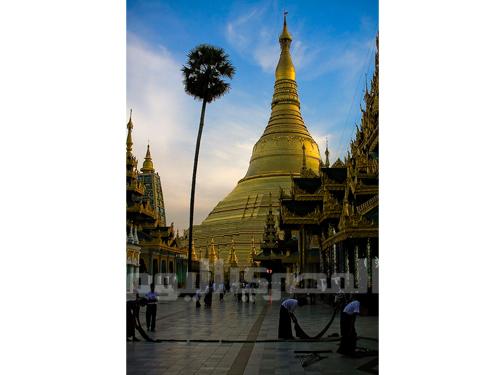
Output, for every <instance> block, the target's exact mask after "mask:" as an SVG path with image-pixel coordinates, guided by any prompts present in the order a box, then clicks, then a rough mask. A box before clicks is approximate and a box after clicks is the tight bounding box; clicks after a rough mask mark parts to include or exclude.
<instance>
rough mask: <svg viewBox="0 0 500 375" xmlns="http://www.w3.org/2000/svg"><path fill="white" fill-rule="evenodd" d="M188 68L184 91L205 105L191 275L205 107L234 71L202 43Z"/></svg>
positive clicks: (219, 53) (191, 209) (226, 58)
mask: <svg viewBox="0 0 500 375" xmlns="http://www.w3.org/2000/svg"><path fill="white" fill-rule="evenodd" d="M187 57H188V60H187V63H186V65H184V66H183V67H182V73H183V74H184V90H185V91H186V93H187V94H188V95H191V96H194V98H195V99H198V100H201V101H202V102H203V104H202V106H201V116H200V125H199V127H198V138H197V139H196V149H195V152H194V164H193V178H192V180H191V201H190V205H189V238H188V240H189V242H188V272H191V268H192V264H191V251H192V246H193V214H194V193H195V187H196V170H197V168H198V154H199V152H200V142H201V133H202V131H203V123H204V121H205V108H206V106H207V103H211V102H212V101H214V100H215V99H217V98H220V97H221V96H223V95H224V94H225V93H227V92H228V91H229V88H230V85H229V83H227V82H225V81H223V78H229V79H231V78H233V75H234V72H235V68H234V67H233V65H232V64H231V61H229V56H228V55H227V54H226V53H225V52H224V50H223V49H222V48H217V47H214V46H211V45H208V44H200V45H199V46H197V47H196V48H194V49H193V50H191V51H190V52H189V54H188V56H187Z"/></svg>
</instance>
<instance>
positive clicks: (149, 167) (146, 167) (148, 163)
mask: <svg viewBox="0 0 500 375" xmlns="http://www.w3.org/2000/svg"><path fill="white" fill-rule="evenodd" d="M141 172H142V173H154V172H155V169H154V167H153V159H152V158H151V152H150V151H149V143H148V150H147V151H146V157H145V158H144V163H143V164H142V168H141Z"/></svg>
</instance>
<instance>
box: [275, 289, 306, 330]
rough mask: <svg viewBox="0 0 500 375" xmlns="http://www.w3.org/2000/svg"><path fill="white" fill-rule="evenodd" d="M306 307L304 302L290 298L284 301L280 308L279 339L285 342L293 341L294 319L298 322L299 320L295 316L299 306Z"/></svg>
mask: <svg viewBox="0 0 500 375" xmlns="http://www.w3.org/2000/svg"><path fill="white" fill-rule="evenodd" d="M303 305H305V302H304V300H302V299H299V300H296V299H293V298H289V299H286V300H284V301H283V302H282V303H281V306H280V320H279V325H278V338H279V339H284V340H293V339H294V337H293V333H292V319H293V321H296V320H297V318H296V317H295V315H294V314H293V312H294V311H295V309H296V308H297V306H303Z"/></svg>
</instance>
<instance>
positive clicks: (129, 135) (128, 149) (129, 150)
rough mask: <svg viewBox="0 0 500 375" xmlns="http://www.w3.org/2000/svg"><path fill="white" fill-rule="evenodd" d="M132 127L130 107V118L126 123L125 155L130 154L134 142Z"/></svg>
mask: <svg viewBox="0 0 500 375" xmlns="http://www.w3.org/2000/svg"><path fill="white" fill-rule="evenodd" d="M133 128H134V124H133V123H132V108H130V118H129V120H128V123H127V129H128V133H127V155H128V154H130V155H132V145H133V144H134V143H133V142H132V129H133Z"/></svg>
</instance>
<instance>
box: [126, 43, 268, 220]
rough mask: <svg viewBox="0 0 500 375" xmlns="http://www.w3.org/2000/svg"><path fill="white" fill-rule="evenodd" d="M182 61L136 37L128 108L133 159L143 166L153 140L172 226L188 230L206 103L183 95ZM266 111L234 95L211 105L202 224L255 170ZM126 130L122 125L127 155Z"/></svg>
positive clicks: (200, 197) (130, 52) (200, 194)
mask: <svg viewBox="0 0 500 375" xmlns="http://www.w3.org/2000/svg"><path fill="white" fill-rule="evenodd" d="M183 63H184V62H183V61H177V60H176V59H175V58H174V57H173V56H172V55H171V54H170V53H169V51H168V49H166V48H165V47H163V46H151V45H148V44H146V43H144V42H143V41H142V40H141V39H140V38H138V37H137V36H135V35H133V34H129V35H128V43H127V106H128V107H129V108H133V116H132V118H133V122H134V131H133V141H134V154H135V156H136V157H137V159H138V160H139V167H141V166H142V162H143V160H144V159H143V158H144V155H145V153H146V145H147V142H148V139H149V141H150V145H151V153H152V157H153V162H154V166H155V169H156V171H157V172H158V173H159V174H160V177H161V181H162V187H163V194H164V199H165V205H166V211H167V221H168V222H171V221H173V222H174V223H175V225H176V227H177V228H180V229H182V228H187V226H188V221H189V194H190V189H191V175H192V168H193V157H194V148H195V142H196V135H197V132H198V122H199V115H200V110H201V103H200V102H198V101H195V100H194V99H193V98H192V97H190V96H188V95H187V94H186V93H185V92H184V88H183V84H182V73H181V71H180V69H181V67H182V64H183ZM267 116H268V108H267V107H257V106H254V107H249V106H245V107H241V106H240V105H239V104H235V103H234V102H233V101H232V100H231V92H230V93H229V94H227V96H225V97H223V98H221V99H219V100H218V101H216V102H214V103H213V104H210V105H208V107H207V113H206V118H205V127H204V131H203V138H202V141H201V148H200V157H199V164H198V174H197V190H196V191H197V193H196V203H195V220H194V221H195V224H196V223H200V222H201V221H202V220H203V219H204V218H205V217H206V216H207V214H208V213H209V212H210V211H211V210H212V208H213V207H215V205H216V204H217V203H218V202H219V201H220V200H221V199H223V198H224V196H225V195H227V194H228V193H229V192H230V191H231V189H232V188H233V187H234V186H235V185H236V182H237V181H238V180H239V179H241V178H242V177H243V176H244V175H245V173H246V170H247V168H248V162H249V160H250V155H251V150H252V147H253V144H254V143H255V142H256V141H257V139H258V137H259V136H260V134H261V133H262V131H263V129H264V127H265V125H266V123H267ZM125 137H126V128H125V124H124V126H123V142H124V150H125Z"/></svg>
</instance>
